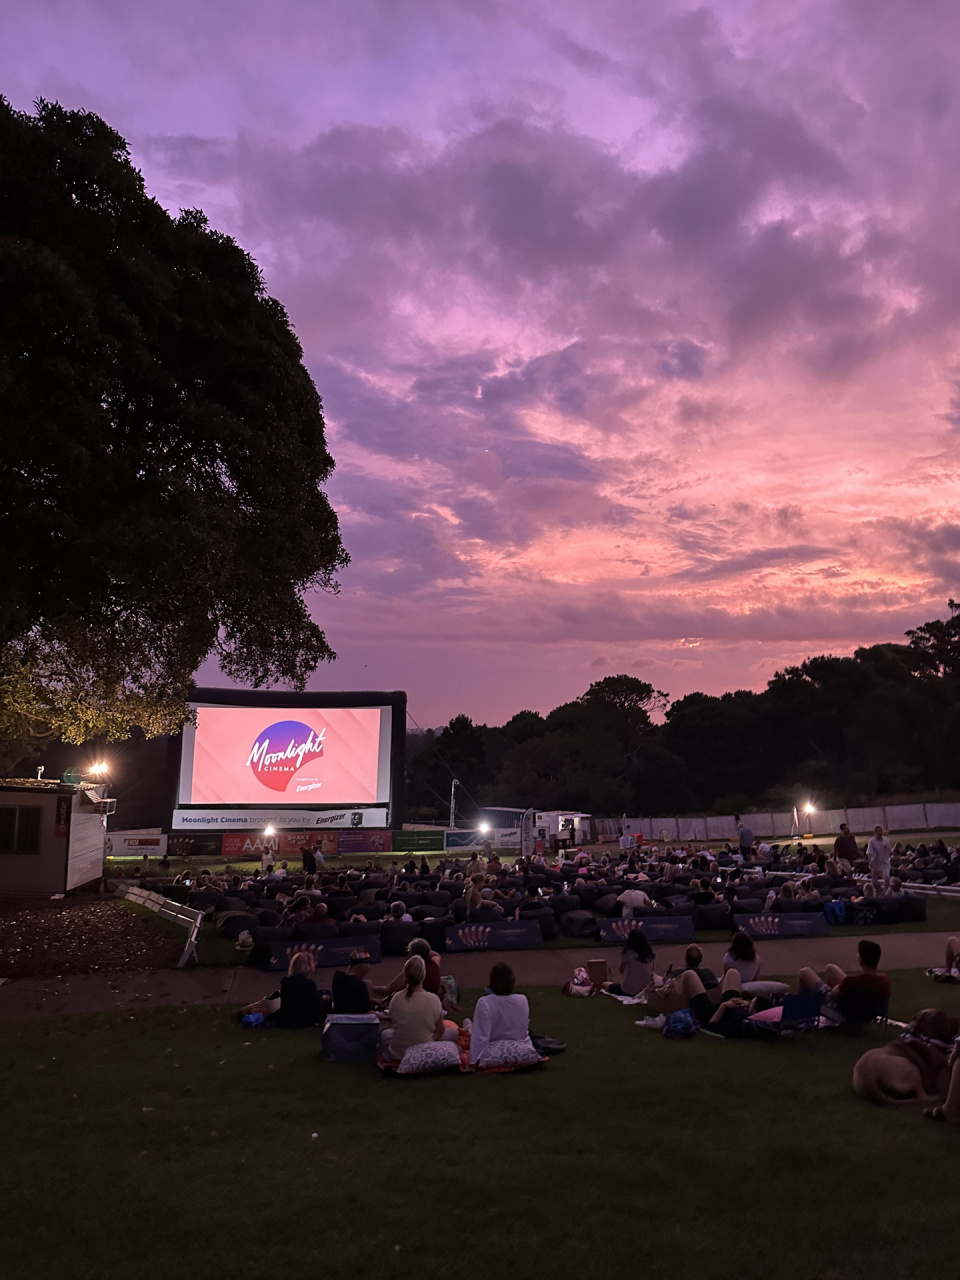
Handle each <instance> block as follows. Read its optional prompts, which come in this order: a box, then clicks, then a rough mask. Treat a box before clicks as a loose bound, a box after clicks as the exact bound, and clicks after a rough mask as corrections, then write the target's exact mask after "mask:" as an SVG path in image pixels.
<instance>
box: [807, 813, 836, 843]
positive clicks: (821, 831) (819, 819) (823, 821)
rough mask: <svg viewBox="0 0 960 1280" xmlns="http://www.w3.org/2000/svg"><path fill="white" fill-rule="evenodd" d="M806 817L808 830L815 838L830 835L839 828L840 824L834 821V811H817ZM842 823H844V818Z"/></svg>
mask: <svg viewBox="0 0 960 1280" xmlns="http://www.w3.org/2000/svg"><path fill="white" fill-rule="evenodd" d="M805 817H806V820H807V823H808V824H809V825H808V826H807V830H808V831H810V832H812V833H813V834H814V835H815V836H826V835H829V834H830V833H831V832H832V831H836V830H837V828H838V824H837V823H836V822H835V821H834V819H833V811H832V810H830V809H815V810H814V811H813V813H808V814H806V815H805ZM840 821H841V822H842V821H843V818H842V817H841V818H840Z"/></svg>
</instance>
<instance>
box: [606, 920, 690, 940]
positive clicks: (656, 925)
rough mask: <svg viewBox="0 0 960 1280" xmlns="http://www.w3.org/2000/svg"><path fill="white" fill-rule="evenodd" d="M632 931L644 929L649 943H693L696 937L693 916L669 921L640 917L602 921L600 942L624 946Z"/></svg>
mask: <svg viewBox="0 0 960 1280" xmlns="http://www.w3.org/2000/svg"><path fill="white" fill-rule="evenodd" d="M631 929H642V930H643V932H644V934H645V935H646V937H647V940H648V941H649V942H692V941H693V939H694V936H695V934H694V930H693V916H671V918H670V919H669V920H651V919H648V918H647V917H646V916H642V917H639V916H638V917H635V918H634V919H633V920H601V921H600V941H601V942H605V943H608V944H611V945H612V944H613V943H615V942H616V943H619V944H620V946H623V944H624V943H625V942H626V940H627V936H628V934H629V933H630V930H631Z"/></svg>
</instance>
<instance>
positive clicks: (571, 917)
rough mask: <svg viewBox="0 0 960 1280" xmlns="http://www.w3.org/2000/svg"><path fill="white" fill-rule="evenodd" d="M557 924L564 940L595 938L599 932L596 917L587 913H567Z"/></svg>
mask: <svg viewBox="0 0 960 1280" xmlns="http://www.w3.org/2000/svg"><path fill="white" fill-rule="evenodd" d="M559 924H560V932H561V933H562V934H563V935H564V937H565V938H596V937H597V936H598V935H599V932H600V929H599V926H598V925H597V920H596V916H593V915H591V913H590V912H589V911H568V912H567V913H566V915H562V916H561V917H560V920H559Z"/></svg>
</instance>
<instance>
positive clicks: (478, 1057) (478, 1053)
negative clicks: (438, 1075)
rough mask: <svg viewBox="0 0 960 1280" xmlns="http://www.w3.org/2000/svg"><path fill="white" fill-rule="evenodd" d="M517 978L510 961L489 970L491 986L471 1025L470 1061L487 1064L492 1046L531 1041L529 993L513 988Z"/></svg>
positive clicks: (525, 1043) (482, 1064)
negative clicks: (509, 963) (503, 1042)
mask: <svg viewBox="0 0 960 1280" xmlns="http://www.w3.org/2000/svg"><path fill="white" fill-rule="evenodd" d="M515 985H516V978H515V977H514V973H513V970H512V969H511V968H510V966H509V965H508V964H502V963H501V964H495V965H494V966H493V968H492V969H491V970H490V990H489V992H488V993H487V995H485V996H481V997H480V999H479V1000H478V1001H477V1007H476V1009H475V1011H474V1014H473V1026H472V1027H471V1029H470V1062H471V1064H473V1065H474V1066H476V1065H479V1066H481V1067H482V1066H484V1065H485V1063H484V1056H485V1055H486V1054H487V1051H488V1050H489V1049H490V1046H491V1045H493V1044H496V1043H499V1042H500V1041H509V1042H510V1043H511V1044H518V1045H521V1046H524V1047H525V1046H527V1045H530V1047H531V1048H532V1047H533V1046H532V1044H531V1042H530V1006H529V1004H528V1003H527V997H526V996H523V995H520V994H518V993H517V992H515V991H514V986H515Z"/></svg>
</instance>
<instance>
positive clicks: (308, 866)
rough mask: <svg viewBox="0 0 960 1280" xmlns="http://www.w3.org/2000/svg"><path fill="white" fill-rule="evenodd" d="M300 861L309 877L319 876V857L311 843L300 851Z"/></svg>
mask: <svg viewBox="0 0 960 1280" xmlns="http://www.w3.org/2000/svg"><path fill="white" fill-rule="evenodd" d="M300 861H301V863H302V864H303V869H304V871H305V872H306V874H307V875H308V876H315V875H316V874H317V855H316V853H315V852H314V849H313V846H312V845H311V844H310V843H309V842H308V843H307V844H305V845H304V846H303V848H302V849H301V850H300Z"/></svg>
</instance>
